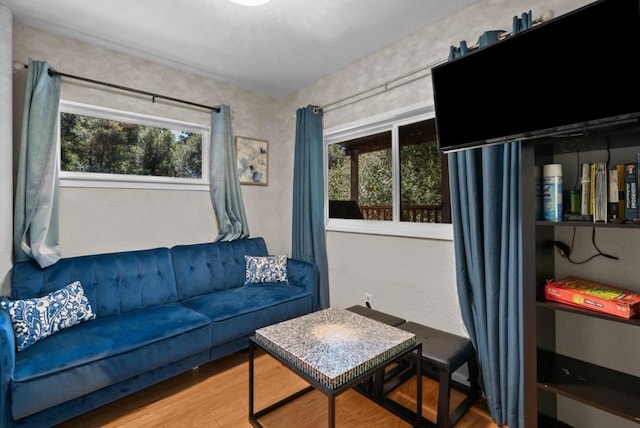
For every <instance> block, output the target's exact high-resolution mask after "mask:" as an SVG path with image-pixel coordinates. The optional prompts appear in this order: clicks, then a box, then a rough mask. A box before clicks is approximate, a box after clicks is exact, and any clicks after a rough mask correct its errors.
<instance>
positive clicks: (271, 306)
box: [184, 282, 312, 346]
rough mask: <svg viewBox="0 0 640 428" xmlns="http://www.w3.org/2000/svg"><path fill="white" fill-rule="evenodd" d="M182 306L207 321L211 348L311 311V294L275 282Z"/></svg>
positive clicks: (207, 296) (213, 294) (189, 302)
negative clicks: (193, 310) (207, 319)
mask: <svg viewBox="0 0 640 428" xmlns="http://www.w3.org/2000/svg"><path fill="white" fill-rule="evenodd" d="M184 304H185V305H186V306H188V307H190V308H192V309H195V310H196V311H198V312H201V313H203V314H204V315H206V316H207V317H208V318H209V319H211V321H212V327H211V328H212V333H211V337H212V342H211V344H212V346H217V345H219V344H222V343H225V342H228V341H229V340H233V339H236V338H238V337H243V336H248V335H251V334H253V332H254V331H255V329H257V328H260V327H264V326H266V325H269V324H273V323H275V322H279V321H284V320H286V319H289V318H294V317H297V316H300V315H303V314H306V313H309V312H311V311H312V298H311V293H310V292H309V291H308V290H307V289H305V288H303V287H297V286H291V285H286V284H283V283H277V282H274V283H266V284H265V285H264V286H260V287H238V288H232V289H229V290H223V291H218V292H215V293H209V294H204V295H202V296H197V297H193V298H191V299H189V300H186V301H185V302H184ZM247 346H248V343H247Z"/></svg>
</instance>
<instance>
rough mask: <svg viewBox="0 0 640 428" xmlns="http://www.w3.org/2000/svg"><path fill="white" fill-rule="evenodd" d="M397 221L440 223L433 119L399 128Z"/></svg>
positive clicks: (439, 180) (438, 161)
mask: <svg viewBox="0 0 640 428" xmlns="http://www.w3.org/2000/svg"><path fill="white" fill-rule="evenodd" d="M398 135H399V143H400V144H399V146H400V199H401V205H400V221H406V222H415V223H442V222H443V200H442V159H443V156H442V155H441V154H440V153H439V152H438V147H437V144H436V129H435V121H434V120H433V119H430V120H425V121H421V122H416V123H412V124H410V125H405V126H401V127H399V132H398Z"/></svg>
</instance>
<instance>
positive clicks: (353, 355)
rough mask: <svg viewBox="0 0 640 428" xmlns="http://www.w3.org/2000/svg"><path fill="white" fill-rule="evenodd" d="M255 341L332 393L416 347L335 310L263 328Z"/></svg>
mask: <svg viewBox="0 0 640 428" xmlns="http://www.w3.org/2000/svg"><path fill="white" fill-rule="evenodd" d="M255 340H256V341H257V342H258V343H260V344H261V345H262V346H264V347H265V348H267V349H268V350H269V351H270V352H273V353H274V354H276V355H278V356H279V357H281V358H283V359H284V360H286V361H287V362H289V363H291V364H292V365H293V366H295V367H297V368H298V369H300V370H302V371H303V372H304V373H306V374H308V375H309V376H311V377H312V378H313V379H316V380H317V381H318V382H320V383H321V384H322V385H324V386H326V387H327V388H330V389H337V388H339V387H340V386H342V385H344V384H346V383H348V382H350V381H352V380H353V379H355V378H357V377H358V376H359V375H361V374H363V373H364V372H366V371H367V370H369V369H371V368H372V367H375V366H376V365H378V364H380V363H383V362H385V361H388V360H390V359H392V358H393V357H395V356H397V355H399V354H400V353H402V352H403V351H405V350H407V349H409V348H411V347H412V346H414V345H415V344H416V337H415V335H414V334H412V333H409V332H406V331H403V330H400V329H398V328H395V327H391V326H389V325H387V324H383V323H381V322H378V321H375V320H372V319H370V318H367V317H364V316H362V315H358V314H356V313H353V312H351V311H347V310H344V309H333V308H329V309H324V310H321V311H318V312H314V313H311V314H308V315H304V316H301V317H298V318H294V319H291V320H288V321H284V322H281V323H278V324H274V325H270V326H268V327H263V328H260V329H258V330H256V335H255Z"/></svg>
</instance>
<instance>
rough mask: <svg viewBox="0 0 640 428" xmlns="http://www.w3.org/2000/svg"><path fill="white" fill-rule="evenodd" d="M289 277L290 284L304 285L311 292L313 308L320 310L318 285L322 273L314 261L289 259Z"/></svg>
mask: <svg viewBox="0 0 640 428" xmlns="http://www.w3.org/2000/svg"><path fill="white" fill-rule="evenodd" d="M287 277H288V280H289V284H291V285H295V286H298V287H304V288H306V289H308V290H309V291H310V292H311V299H312V306H313V307H312V310H313V311H317V310H318V287H319V283H320V275H319V273H318V267H317V266H316V265H315V264H314V263H309V262H305V261H302V260H297V259H288V260H287Z"/></svg>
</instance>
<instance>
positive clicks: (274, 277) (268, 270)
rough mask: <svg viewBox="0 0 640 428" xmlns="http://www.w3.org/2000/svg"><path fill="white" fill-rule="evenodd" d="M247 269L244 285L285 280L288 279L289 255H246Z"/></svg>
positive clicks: (285, 281) (286, 281)
mask: <svg viewBox="0 0 640 428" xmlns="http://www.w3.org/2000/svg"><path fill="white" fill-rule="evenodd" d="M244 260H245V262H246V264H247V271H246V276H245V280H244V285H250V284H258V283H261V282H284V283H288V279H287V256H286V255H284V256H266V257H256V256H244Z"/></svg>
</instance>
